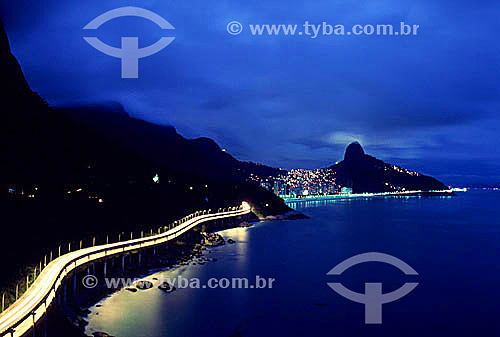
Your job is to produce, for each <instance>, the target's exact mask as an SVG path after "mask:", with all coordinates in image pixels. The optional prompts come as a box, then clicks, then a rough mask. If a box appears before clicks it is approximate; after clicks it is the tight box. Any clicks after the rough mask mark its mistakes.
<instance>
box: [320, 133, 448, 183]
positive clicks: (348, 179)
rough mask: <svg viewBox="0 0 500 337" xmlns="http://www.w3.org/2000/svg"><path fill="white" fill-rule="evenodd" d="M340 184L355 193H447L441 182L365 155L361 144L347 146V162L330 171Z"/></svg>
mask: <svg viewBox="0 0 500 337" xmlns="http://www.w3.org/2000/svg"><path fill="white" fill-rule="evenodd" d="M330 168H331V169H332V170H334V171H335V173H336V177H337V180H336V181H337V183H338V184H340V185H341V186H343V187H349V188H352V191H353V193H363V192H371V193H373V192H397V191H416V190H422V191H430V190H446V189H448V187H447V186H446V185H444V184H443V183H442V182H440V181H439V180H437V179H435V178H433V177H429V176H426V175H423V174H420V173H418V172H413V171H410V170H407V169H404V168H402V167H399V166H396V165H393V164H389V163H384V162H383V161H382V160H379V159H377V158H375V157H372V156H369V155H367V154H365V151H364V150H363V147H362V146H361V144H359V143H358V142H355V143H351V144H349V146H347V149H346V151H345V154H344V160H342V161H341V162H338V163H337V164H335V165H332V166H331V167H330Z"/></svg>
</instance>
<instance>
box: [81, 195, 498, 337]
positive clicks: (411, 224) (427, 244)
mask: <svg viewBox="0 0 500 337" xmlns="http://www.w3.org/2000/svg"><path fill="white" fill-rule="evenodd" d="M499 204H500V193H496V192H477V193H476V192H467V193H464V194H462V193H461V194H458V196H457V197H444V198H442V197H422V198H418V197H410V198H406V197H405V198H401V197H399V198H397V199H396V198H394V197H391V198H376V199H375V198H374V199H372V198H370V199H368V200H363V199H359V198H357V199H351V200H348V199H344V200H321V201H318V202H309V201H308V202H307V203H297V205H295V206H296V207H298V211H300V212H304V213H305V214H307V215H309V216H310V219H306V220H297V221H272V222H267V223H260V224H257V225H256V226H254V227H250V228H238V229H231V230H227V231H224V232H222V234H223V236H225V238H226V239H227V238H232V239H234V240H235V241H237V243H236V244H226V245H225V246H222V247H217V248H209V249H210V250H211V251H212V253H210V254H208V256H210V257H216V258H217V259H218V261H217V262H208V263H207V264H205V265H194V266H185V267H181V268H178V269H173V270H169V271H166V272H161V273H166V274H167V275H169V276H170V277H175V276H177V275H182V276H183V277H186V278H190V277H196V278H199V279H200V280H201V282H202V283H203V282H206V281H207V280H208V279H209V278H212V277H215V278H219V279H220V278H223V277H224V278H232V277H247V278H248V279H251V278H254V277H255V275H260V276H262V277H273V278H275V279H276V282H275V287H273V289H259V290H251V289H201V290H200V289H180V290H178V291H174V292H173V293H170V294H165V293H163V292H162V291H160V290H159V289H156V288H154V289H150V290H146V291H138V292H137V293H129V292H127V291H126V290H123V291H120V292H118V293H116V294H114V295H112V296H110V297H109V298H107V299H105V300H103V301H102V307H100V308H97V307H94V308H92V314H91V315H90V317H89V326H88V330H87V334H89V335H90V334H91V332H93V331H105V332H107V333H109V334H111V335H113V336H117V337H167V336H168V337H199V336H205V337H229V336H244V337H249V336H255V337H257V336H285V335H286V336H320V335H328V336H330V335H335V336H339V337H343V336H373V337H379V336H380V337H387V336H406V337H421V336H448V335H449V336H466V335H467V336H479V335H484V336H492V335H496V334H495V333H492V331H491V329H492V327H493V328H495V327H496V326H497V316H498V300H497V299H496V297H495V296H492V294H496V293H498V283H500V269H499V268H498V242H500V223H499V220H498V219H500V217H499V213H498V210H497V205H499ZM371 251H374V252H382V253H387V254H390V255H393V256H396V257H398V258H400V259H401V260H403V261H405V262H406V263H408V264H409V265H410V266H412V267H413V268H414V269H415V270H416V271H417V272H418V273H419V276H418V281H417V282H419V286H418V287H417V288H416V289H415V290H414V291H413V292H412V293H410V294H409V295H408V296H406V297H404V298H403V299H401V300H399V301H396V302H394V303H390V304H387V305H384V308H383V320H384V321H383V322H384V323H383V325H381V326H376V327H374V326H366V325H364V323H363V322H364V311H363V306H362V305H361V304H358V303H353V302H350V301H348V300H346V299H344V298H342V297H341V296H339V295H337V294H336V293H335V292H333V291H332V290H331V289H330V288H329V287H328V286H327V282H332V279H331V277H330V276H327V275H326V273H327V272H328V271H329V270H330V269H331V268H332V267H333V266H335V265H337V264H338V263H339V262H341V261H343V260H345V259H347V258H349V257H351V256H354V255H356V254H360V253H365V252H371ZM380 265H383V264H376V263H375V264H369V263H368V264H366V266H364V264H363V266H359V267H357V268H356V269H355V268H353V271H352V273H351V274H349V273H346V274H345V275H342V279H341V280H340V281H341V283H342V284H344V285H345V286H346V287H348V288H350V289H352V290H353V291H358V292H362V290H363V289H364V284H365V282H382V283H383V289H384V292H387V291H388V290H390V289H398V288H399V287H400V286H401V285H402V284H404V283H405V282H408V279H407V276H405V275H404V274H402V273H401V272H400V271H398V270H394V268H391V267H390V266H389V267H387V266H386V267H385V268H382V267H383V266H382V267H381V266H380ZM471 308H478V310H471ZM97 313H98V315H97ZM332 327H334V330H332Z"/></svg>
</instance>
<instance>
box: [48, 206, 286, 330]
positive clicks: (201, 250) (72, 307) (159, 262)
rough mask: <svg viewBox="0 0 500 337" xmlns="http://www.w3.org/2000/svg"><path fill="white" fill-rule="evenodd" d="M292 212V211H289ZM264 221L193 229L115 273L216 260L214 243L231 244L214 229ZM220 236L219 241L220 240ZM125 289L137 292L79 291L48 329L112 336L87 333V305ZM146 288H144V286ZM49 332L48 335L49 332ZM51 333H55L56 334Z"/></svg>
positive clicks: (143, 273) (136, 274)
mask: <svg viewBox="0 0 500 337" xmlns="http://www.w3.org/2000/svg"><path fill="white" fill-rule="evenodd" d="M289 213H292V212H289ZM261 221H266V220H262V219H258V218H254V219H252V220H249V221H242V222H240V223H237V224H231V225H227V226H223V227H219V228H216V229H213V230H210V231H207V232H206V233H205V234H201V233H200V232H197V233H196V235H194V237H193V238H191V239H190V240H186V241H182V242H179V243H177V244H176V246H175V247H173V249H170V250H167V251H159V252H158V254H157V256H154V257H151V260H150V261H147V262H146V263H145V264H146V266H144V267H141V265H133V266H131V267H129V269H128V270H127V271H125V272H123V273H120V272H118V273H117V274H118V275H117V276H120V277H131V278H137V279H144V280H146V279H147V278H148V277H151V276H152V275H154V274H156V273H158V272H159V271H168V270H172V269H176V268H180V267H182V266H185V265H191V264H193V263H200V262H201V261H203V262H202V263H200V264H204V263H207V262H217V260H216V259H210V258H207V257H206V255H209V254H210V253H211V251H210V249H211V248H215V247H218V246H224V245H227V244H232V242H230V241H229V240H228V241H226V240H225V239H224V238H222V236H221V235H219V234H217V233H218V232H221V231H225V230H228V229H235V228H248V227H252V226H254V224H255V223H258V222H261ZM207 237H211V238H212V239H211V240H212V241H209V240H207ZM220 239H222V241H220ZM129 288H135V290H134V292H135V291H141V289H140V288H139V287H137V286H136V287H126V286H119V287H116V288H106V287H103V286H99V287H97V288H95V289H91V290H89V291H88V292H86V293H84V294H81V295H80V296H79V297H78V298H77V299H76V301H75V302H73V303H71V304H67V305H65V306H63V307H61V308H58V309H56V310H55V312H54V315H53V316H54V318H56V321H57V322H56V323H54V326H52V328H51V329H52V331H54V330H55V331H58V330H59V328H64V330H65V331H67V332H68V331H71V335H72V336H75V337H91V336H94V337H113V336H111V335H109V334H107V333H106V332H102V331H101V332H93V333H92V334H91V335H89V334H87V333H88V331H87V325H88V323H89V322H88V315H89V314H90V310H89V309H90V308H91V307H93V306H94V305H96V304H98V303H99V302H101V301H102V300H104V299H106V298H107V297H109V296H112V295H113V294H115V293H117V292H119V291H121V290H123V289H127V290H130V289H129ZM145 289H148V288H145ZM49 335H52V334H51V333H49ZM54 335H58V334H57V333H56V334H54Z"/></svg>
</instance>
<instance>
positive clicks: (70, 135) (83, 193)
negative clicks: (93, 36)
mask: <svg viewBox="0 0 500 337" xmlns="http://www.w3.org/2000/svg"><path fill="white" fill-rule="evenodd" d="M0 70H1V73H2V77H1V79H0V80H1V81H2V89H1V90H0V108H1V113H2V115H3V116H4V117H5V120H6V124H5V125H4V127H3V132H2V135H3V136H4V139H5V146H3V147H2V172H3V175H2V178H3V179H4V181H5V182H4V184H5V185H7V186H8V189H9V194H8V198H7V206H6V208H4V209H8V210H9V211H8V212H5V213H4V214H3V216H2V225H3V226H5V227H6V228H4V230H7V229H12V230H14V229H22V231H23V232H22V233H19V232H17V233H14V232H15V231H13V235H12V236H10V235H7V233H8V232H6V231H4V234H5V236H6V237H9V239H8V240H4V243H3V244H2V246H1V247H0V254H2V255H3V256H7V255H8V256H15V257H16V258H14V259H7V260H5V261H3V262H2V271H3V273H4V275H10V276H12V278H11V279H9V277H10V276H9V277H6V278H4V279H2V280H0V288H2V286H3V285H5V284H8V283H9V282H10V281H12V280H15V279H17V278H20V279H23V278H25V277H26V274H25V272H24V271H22V272H21V273H20V274H18V271H19V269H18V268H19V267H21V266H26V265H28V264H33V265H37V264H38V263H39V261H40V260H39V259H40V258H41V257H43V255H44V254H47V253H48V251H49V250H51V249H52V250H53V249H55V248H57V247H58V245H60V244H63V243H67V242H70V241H73V242H75V241H77V240H82V239H83V240H87V239H89V238H92V237H93V236H97V237H98V238H99V237H101V239H102V236H103V235H104V237H105V236H106V235H110V237H113V236H117V234H118V233H122V232H128V233H130V232H131V231H134V232H136V233H137V232H140V231H141V230H146V231H149V230H150V229H151V228H155V227H158V226H163V225H165V224H168V223H170V222H172V221H174V220H177V219H179V218H182V217H183V216H185V215H187V214H189V213H191V212H193V211H196V210H200V209H209V208H210V209H218V208H220V207H228V206H236V205H239V204H241V202H242V201H248V202H249V203H250V204H251V205H252V206H254V207H255V208H256V209H257V210H259V212H260V213H261V214H263V215H271V214H281V213H284V212H287V211H289V210H290V209H289V208H288V207H287V206H286V205H285V204H284V203H283V201H282V200H281V199H280V198H278V197H277V196H275V195H274V194H273V193H271V192H269V191H266V190H264V189H262V188H260V187H258V186H256V185H253V184H250V183H246V182H245V181H244V178H243V177H245V175H246V174H247V172H253V173H256V174H262V172H265V173H266V174H273V172H277V170H275V169H273V168H270V167H266V166H263V165H256V164H253V163H244V162H240V161H238V160H236V159H235V158H233V157H232V156H230V155H229V154H227V153H225V152H224V151H222V150H221V149H220V148H219V146H218V145H217V144H216V143H215V142H214V141H212V140H210V139H208V138H199V139H194V140H188V139H186V138H184V137H182V136H181V135H179V134H178V133H177V132H176V131H175V129H174V128H173V127H168V126H159V125H154V124H151V123H148V122H145V121H141V120H137V119H133V118H130V117H129V116H128V114H127V113H126V112H125V111H124V109H123V108H122V107H121V106H120V105H119V104H107V105H103V106H90V107H82V106H78V107H72V108H67V109H54V108H52V107H50V106H49V105H48V104H47V103H46V102H45V101H44V100H43V99H42V98H41V97H40V96H39V95H38V94H37V93H34V92H33V91H32V90H31V89H30V87H29V85H28V83H27V82H26V79H25V77H24V75H23V72H22V70H21V67H20V66H19V64H18V62H17V60H16V59H15V57H14V56H13V55H12V53H11V50H10V46H9V41H8V39H7V35H6V33H5V31H4V29H3V26H2V25H1V22H0ZM48 80H50V79H48ZM156 174H158V175H159V178H160V181H159V183H155V182H154V181H153V179H152V178H153V176H155V175H156ZM5 185H4V186H5ZM4 191H5V190H4ZM35 191H36V192H35ZM18 235H23V240H22V241H20V240H18ZM66 246H67V245H66Z"/></svg>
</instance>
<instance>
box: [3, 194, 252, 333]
mask: <svg viewBox="0 0 500 337" xmlns="http://www.w3.org/2000/svg"><path fill="white" fill-rule="evenodd" d="M250 212H251V207H250V205H249V204H248V203H246V202H243V203H242V204H241V206H239V207H234V208H231V210H229V209H228V211H226V212H218V213H212V214H210V213H208V214H203V213H205V212H202V213H201V214H200V215H197V216H194V217H193V218H191V219H188V220H186V221H185V222H183V223H181V224H179V225H177V226H176V227H174V228H172V229H170V230H168V231H166V232H164V233H161V234H158V235H154V236H149V237H146V238H140V239H134V240H129V241H123V242H117V243H112V244H106V245H101V246H95V247H89V248H85V249H80V250H77V251H75V252H71V253H68V254H65V255H62V256H60V257H58V258H56V259H55V260H54V261H52V262H50V263H49V264H48V265H47V266H46V267H45V268H44V269H43V270H42V272H41V273H40V275H39V276H38V278H37V279H36V280H35V282H34V283H33V284H32V285H31V287H30V288H29V289H28V290H27V291H26V292H25V293H24V294H23V295H22V296H21V297H20V298H19V299H18V300H17V301H16V302H15V303H14V304H12V305H11V306H10V307H9V308H7V309H6V310H5V311H4V312H2V313H1V314H0V336H2V337H3V336H12V337H20V336H23V335H24V334H25V333H26V332H28V331H29V330H30V329H31V328H32V327H33V325H34V324H36V322H37V321H38V320H39V319H40V318H41V317H43V315H44V314H45V312H46V310H47V308H48V307H49V305H50V304H51V303H52V301H53V300H54V299H55V296H56V291H57V289H58V288H59V287H60V285H61V284H62V281H63V280H64V278H65V277H66V276H67V275H68V274H69V273H71V272H72V271H73V270H75V269H76V268H78V267H81V266H83V265H85V264H88V263H90V262H93V261H97V260H99V259H102V258H105V257H108V256H113V255H117V254H122V253H125V252H129V251H134V250H137V249H142V248H146V247H151V246H156V245H159V244H162V243H165V242H167V241H170V240H173V239H175V238H177V237H178V236H180V235H182V234H183V233H185V232H187V231H188V230H190V229H191V228H193V227H195V226H197V225H199V224H200V223H202V222H206V221H210V220H217V219H223V218H229V217H234V216H240V215H245V214H248V213H250ZM198 213H200V212H198Z"/></svg>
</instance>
